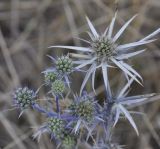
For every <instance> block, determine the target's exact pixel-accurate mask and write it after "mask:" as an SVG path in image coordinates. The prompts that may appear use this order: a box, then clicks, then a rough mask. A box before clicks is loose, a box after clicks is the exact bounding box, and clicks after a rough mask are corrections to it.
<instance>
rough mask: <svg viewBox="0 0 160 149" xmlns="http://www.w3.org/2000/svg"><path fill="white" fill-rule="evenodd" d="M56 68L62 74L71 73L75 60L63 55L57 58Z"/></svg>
mask: <svg viewBox="0 0 160 149" xmlns="http://www.w3.org/2000/svg"><path fill="white" fill-rule="evenodd" d="M56 69H57V71H58V72H59V73H60V74H69V73H71V72H72V71H73V62H72V60H71V59H70V58H69V57H68V56H61V57H59V58H58V59H57V60H56Z"/></svg>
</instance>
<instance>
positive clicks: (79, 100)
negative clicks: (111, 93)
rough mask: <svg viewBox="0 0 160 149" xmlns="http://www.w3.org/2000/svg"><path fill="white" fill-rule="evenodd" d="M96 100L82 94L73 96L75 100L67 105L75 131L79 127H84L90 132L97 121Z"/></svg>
mask: <svg viewBox="0 0 160 149" xmlns="http://www.w3.org/2000/svg"><path fill="white" fill-rule="evenodd" d="M97 105H98V104H97V102H96V101H95V100H94V98H93V97H91V96H89V95H84V96H81V97H76V96H75V101H74V102H73V103H72V104H71V105H70V106H69V107H68V111H69V113H70V115H72V116H73V117H74V118H73V123H72V124H73V125H74V131H75V133H76V132H77V131H78V130H79V129H80V128H85V129H87V131H88V132H89V135H91V134H90V133H91V132H92V131H93V130H94V128H95V127H96V126H97V124H98V123H99V115H98V112H97Z"/></svg>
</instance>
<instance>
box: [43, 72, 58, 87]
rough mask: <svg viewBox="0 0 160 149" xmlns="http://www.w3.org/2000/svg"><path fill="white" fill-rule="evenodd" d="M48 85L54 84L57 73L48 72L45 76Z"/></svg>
mask: <svg viewBox="0 0 160 149" xmlns="http://www.w3.org/2000/svg"><path fill="white" fill-rule="evenodd" d="M44 78H45V82H46V83H49V84H50V83H53V82H54V81H55V80H56V79H57V74H56V73H55V72H46V73H45V75H44Z"/></svg>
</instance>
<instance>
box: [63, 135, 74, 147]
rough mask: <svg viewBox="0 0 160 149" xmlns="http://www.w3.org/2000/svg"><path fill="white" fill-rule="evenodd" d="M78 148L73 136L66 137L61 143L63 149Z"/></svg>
mask: <svg viewBox="0 0 160 149" xmlns="http://www.w3.org/2000/svg"><path fill="white" fill-rule="evenodd" d="M75 146H76V139H75V137H74V136H72V135H65V136H64V137H63V139H62V141H61V148H62V149H74V148H75Z"/></svg>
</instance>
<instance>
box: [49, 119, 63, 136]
mask: <svg viewBox="0 0 160 149" xmlns="http://www.w3.org/2000/svg"><path fill="white" fill-rule="evenodd" d="M47 123H48V128H49V130H50V131H51V133H53V134H54V136H55V137H56V138H58V139H60V138H63V136H64V133H63V132H64V131H65V121H64V120H62V119H59V118H49V119H48V122H47Z"/></svg>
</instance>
